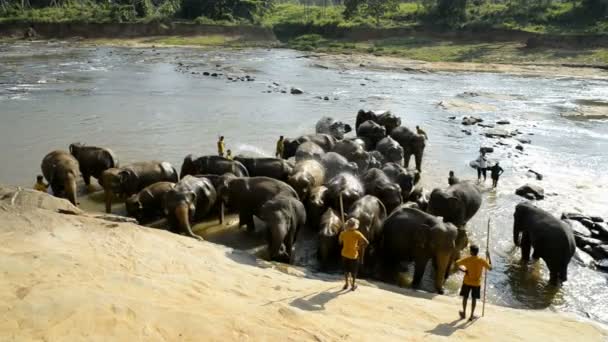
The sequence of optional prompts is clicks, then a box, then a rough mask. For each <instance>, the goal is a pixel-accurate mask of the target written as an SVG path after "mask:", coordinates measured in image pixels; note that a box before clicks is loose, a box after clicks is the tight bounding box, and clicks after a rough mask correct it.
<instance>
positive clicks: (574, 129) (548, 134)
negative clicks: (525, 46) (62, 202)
mask: <svg viewBox="0 0 608 342" xmlns="http://www.w3.org/2000/svg"><path fill="white" fill-rule="evenodd" d="M300 57H302V54H301V53H298V52H294V51H289V50H272V51H268V50H244V51H226V50H220V51H203V50H193V49H162V50H154V49H131V48H84V47H75V46H71V45H69V44H66V43H61V42H55V43H22V44H11V45H0V146H2V148H1V156H2V161H3V165H2V168H0V182H4V183H16V184H22V185H31V183H33V180H34V178H35V175H36V174H38V173H39V166H40V161H41V159H42V157H43V156H44V155H45V154H46V153H47V152H49V151H50V150H52V149H59V148H61V149H67V145H68V144H69V143H71V142H74V141H81V142H86V143H87V144H93V145H102V146H108V147H111V148H112V149H114V151H115V152H117V154H118V155H119V156H120V159H121V161H122V162H129V161H136V160H147V159H162V160H167V161H170V162H172V163H174V165H176V166H177V167H179V165H180V164H181V161H182V159H183V157H184V156H185V155H186V154H188V153H192V152H194V153H200V154H203V153H210V154H212V153H215V141H216V139H217V136H219V135H220V134H221V135H225V136H226V140H227V145H228V148H231V149H232V150H233V151H234V152H235V153H247V154H256V155H263V154H266V155H270V154H272V152H273V148H274V143H275V140H276V138H277V136H279V135H286V136H296V135H299V134H303V133H306V132H310V131H311V130H313V129H314V124H315V122H316V121H317V120H318V119H319V118H320V117H321V116H323V115H330V116H333V117H335V118H338V119H342V120H346V121H349V122H354V119H355V113H356V111H357V110H358V109H360V108H366V109H390V110H392V111H393V112H394V113H396V114H398V115H399V116H401V117H402V119H403V122H404V124H406V125H408V126H410V127H412V126H414V125H421V126H422V127H424V129H425V130H426V131H427V133H428V134H429V138H430V142H429V144H428V148H427V153H426V155H425V160H424V179H423V183H424V184H425V185H426V186H427V187H428V188H432V187H434V186H440V185H441V186H443V185H444V184H445V183H446V182H447V174H448V171H449V170H454V171H455V172H456V174H457V175H458V176H459V177H460V178H461V179H462V178H465V179H466V178H474V177H476V174H475V173H474V170H473V169H471V168H469V167H468V162H469V161H470V160H471V159H474V158H475V157H476V151H477V150H478V149H479V147H480V146H481V145H484V146H492V145H493V144H494V143H495V142H496V140H491V139H487V138H485V137H483V136H482V135H480V134H479V133H480V132H483V129H482V128H479V127H473V128H470V129H471V131H472V133H473V134H472V135H470V136H469V135H465V134H464V133H462V132H461V129H462V128H463V126H461V125H460V124H459V119H460V117H461V116H463V115H470V114H475V115H479V116H481V117H483V118H484V120H485V121H487V122H494V121H496V120H498V119H508V120H509V121H510V122H511V125H509V126H508V129H516V128H517V129H519V130H520V131H522V132H524V134H525V136H527V137H529V138H530V139H531V140H532V144H531V145H525V146H524V147H525V151H524V153H519V152H517V151H516V150H515V149H514V146H515V145H517V143H516V142H515V141H513V140H509V139H508V140H505V142H506V143H507V144H509V145H510V146H498V148H497V152H495V153H494V154H493V155H492V158H497V159H500V160H501V165H502V166H503V168H504V169H505V170H506V173H505V175H504V176H503V178H502V179H501V184H500V188H499V189H498V190H496V191H493V190H489V189H488V190H487V191H486V192H485V193H484V204H483V207H482V209H481V211H480V212H479V213H478V214H477V215H476V217H475V218H474V219H473V220H472V221H471V222H470V224H469V230H470V231H471V235H472V238H471V239H472V240H473V241H478V242H479V243H480V244H481V245H482V246H483V245H484V244H485V228H486V223H487V220H488V218H489V217H492V221H493V231H492V242H491V246H492V248H491V249H492V251H493V255H494V262H495V264H496V267H495V271H493V272H491V275H490V278H489V284H490V287H489V290H488V291H489V292H488V295H489V298H490V301H492V302H494V303H496V304H500V305H507V306H513V307H522V308H535V309H538V308H552V309H557V310H564V311H572V312H576V313H578V314H581V315H583V316H586V317H591V318H593V319H596V320H599V321H603V322H608V309H607V308H608V291H606V287H607V285H608V281H607V280H608V279H607V276H606V274H603V273H599V272H596V271H594V270H591V269H589V268H587V267H584V266H581V265H579V264H578V263H577V262H575V261H573V262H572V264H571V266H570V275H569V281H568V282H567V283H566V284H565V285H564V286H563V288H561V289H560V290H559V291H557V293H554V292H553V291H552V290H550V289H548V287H546V280H547V279H548V274H547V273H548V272H547V271H546V268H545V267H544V264H542V263H541V264H540V265H538V264H537V265H527V266H526V265H523V266H522V265H520V263H519V262H518V258H519V254H518V252H517V251H515V250H514V249H513V242H512V223H513V220H512V214H513V210H514V206H515V205H516V204H517V203H518V202H520V201H521V199H520V198H518V197H517V196H515V195H514V189H515V188H517V187H518V186H520V185H522V184H523V183H525V182H531V183H539V185H542V186H543V187H544V188H545V190H546V191H547V192H549V193H555V194H556V195H555V196H550V197H548V198H547V199H546V200H544V201H541V202H539V203H538V205H539V206H541V207H543V208H545V209H547V210H549V211H551V212H553V213H554V214H555V215H560V214H561V212H562V211H572V210H576V209H580V210H582V211H583V212H585V213H590V214H597V215H601V216H603V217H605V218H608V195H606V191H607V190H608V189H607V184H608V173H606V170H607V168H608V153H607V152H606V151H607V150H608V123H607V122H606V121H598V120H596V121H574V120H569V119H566V118H563V117H560V116H559V114H560V113H561V112H563V111H567V110H570V109H572V108H574V107H576V106H577V103H578V102H577V101H580V100H605V99H606V98H607V97H608V82H606V81H602V80H591V79H571V78H550V77H547V78H531V77H518V76H509V75H501V74H480V73H430V74H418V73H401V72H377V71H365V70H340V69H333V68H330V69H325V68H319V67H315V66H314V65H313V64H314V63H313V62H312V61H311V60H310V59H308V58H300ZM179 62H181V63H183V64H185V65H190V66H192V68H190V69H189V70H188V71H187V72H182V71H180V68H179V67H178V63H179ZM203 71H211V72H221V73H224V74H229V75H237V76H243V75H246V74H247V75H251V76H253V77H255V78H256V80H255V81H254V82H230V81H228V80H227V79H226V78H224V77H220V78H217V79H216V78H212V77H206V76H203V75H201V74H196V73H197V72H203ZM192 72H195V74H192ZM273 82H277V83H279V84H280V85H279V87H278V89H287V90H288V89H289V87H290V86H297V87H300V88H302V89H303V90H304V91H305V92H306V93H305V94H304V95H299V96H293V95H290V94H288V93H287V94H282V93H280V92H273V93H270V94H268V93H264V91H266V90H269V89H273V88H272V87H274V86H273V85H272V83H273ZM362 84H364V85H362ZM464 92H475V93H478V94H479V95H480V96H477V97H473V98H466V97H464V98H463V97H461V96H460V95H461V94H463V93H464ZM316 96H329V97H330V101H323V100H320V99H318V98H316ZM454 99H458V100H461V101H466V102H468V103H477V104H482V105H484V106H485V109H484V110H482V111H477V112H474V113H469V112H458V111H446V110H444V109H442V108H440V107H438V106H437V103H438V102H440V101H450V100H454ZM488 105H490V106H491V107H488ZM450 116H457V120H450V119H449V117H450ZM528 168H532V169H534V170H536V171H538V172H540V173H542V174H543V175H544V176H545V177H544V180H543V181H542V182H538V181H536V180H534V179H532V178H530V177H529V176H528V174H527V173H526V170H527V169H528ZM488 183H489V181H488ZM460 281H461V278H460V277H459V276H457V275H456V276H452V277H451V278H450V279H449V281H448V284H447V288H448V292H449V293H450V294H452V295H455V294H456V292H457V289H458V286H459V284H460ZM425 286H428V287H429V290H430V289H431V288H430V287H431V286H430V285H429V284H426V285H425ZM455 310H456V309H455Z"/></svg>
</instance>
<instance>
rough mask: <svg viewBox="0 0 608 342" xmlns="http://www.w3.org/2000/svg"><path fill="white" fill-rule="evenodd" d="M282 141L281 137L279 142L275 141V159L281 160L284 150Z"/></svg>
mask: <svg viewBox="0 0 608 342" xmlns="http://www.w3.org/2000/svg"><path fill="white" fill-rule="evenodd" d="M284 140H285V139H284V138H283V136H282V135H281V136H280V137H279V140H277V149H276V151H275V153H274V155H275V156H276V157H277V158H281V159H283V149H284V147H283V144H284Z"/></svg>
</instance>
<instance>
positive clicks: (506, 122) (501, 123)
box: [496, 120, 511, 125]
mask: <svg viewBox="0 0 608 342" xmlns="http://www.w3.org/2000/svg"><path fill="white" fill-rule="evenodd" d="M510 123H511V122H510V121H509V120H499V121H496V124H497V125H509V124H510Z"/></svg>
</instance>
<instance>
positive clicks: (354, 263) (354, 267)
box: [342, 257, 359, 274]
mask: <svg viewBox="0 0 608 342" xmlns="http://www.w3.org/2000/svg"><path fill="white" fill-rule="evenodd" d="M342 265H343V266H344V272H347V273H352V274H357V271H358V270H359V259H349V258H346V257H342Z"/></svg>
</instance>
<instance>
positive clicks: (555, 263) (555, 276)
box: [513, 202, 576, 285]
mask: <svg viewBox="0 0 608 342" xmlns="http://www.w3.org/2000/svg"><path fill="white" fill-rule="evenodd" d="M513 216H514V221H513V242H514V243H515V246H518V247H521V258H522V260H523V261H528V260H530V251H531V250H532V249H533V250H534V253H532V258H533V259H543V260H544V261H545V263H546V264H547V268H549V274H550V279H549V283H551V284H553V285H557V284H559V283H561V282H565V281H567V280H568V264H569V263H570V259H572V256H573V255H574V252H575V251H576V243H575V240H574V234H573V232H572V228H571V227H570V226H569V225H568V224H567V223H565V222H564V221H562V220H560V219H558V218H557V217H554V216H553V215H551V214H550V213H548V212H546V211H544V210H542V209H540V208H538V207H536V206H534V205H533V204H531V203H530V202H523V203H520V204H518V205H517V206H516V207H515V214H514V215H513Z"/></svg>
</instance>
